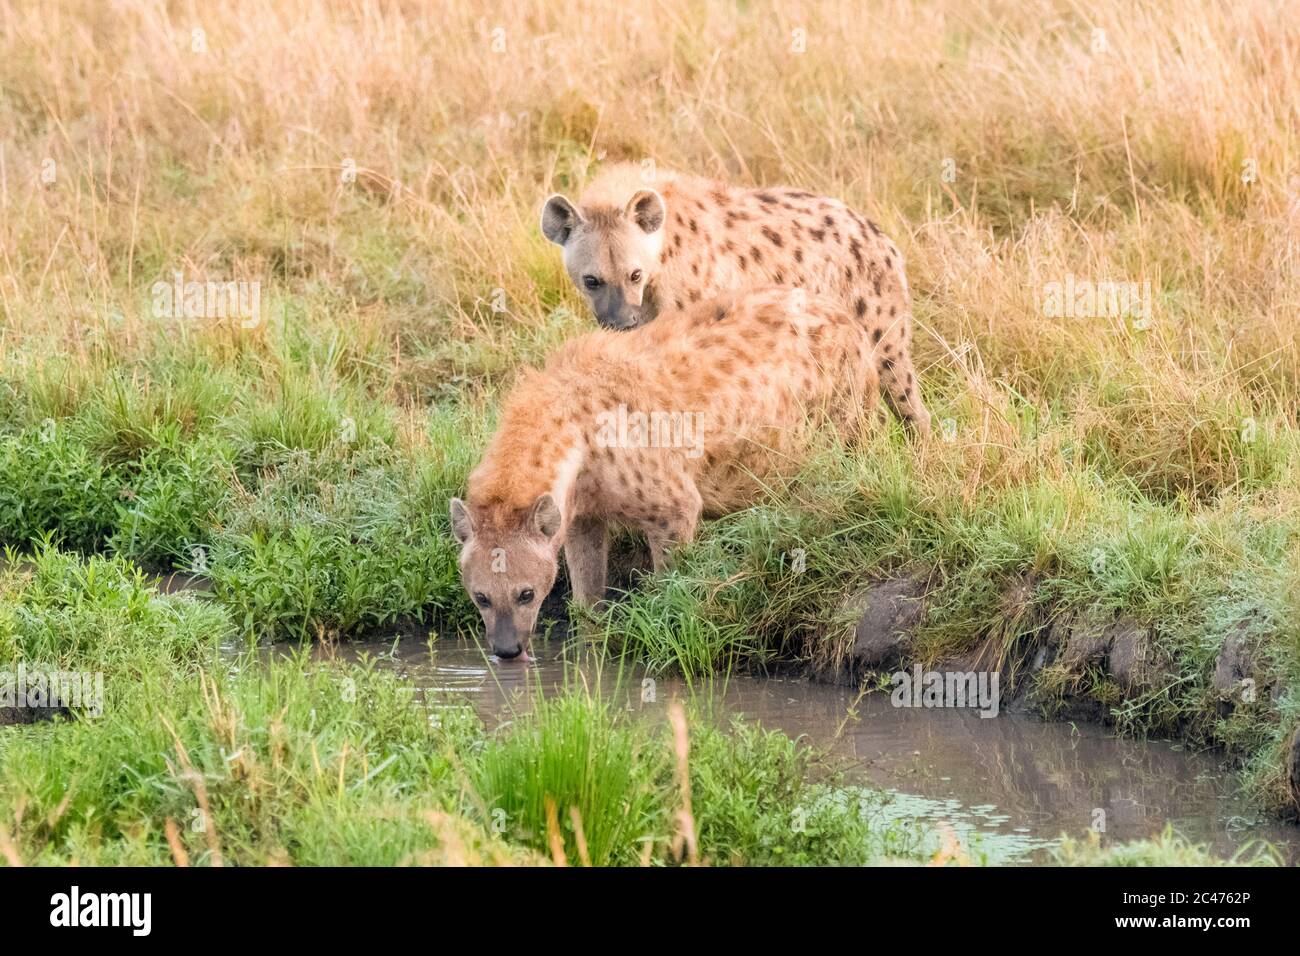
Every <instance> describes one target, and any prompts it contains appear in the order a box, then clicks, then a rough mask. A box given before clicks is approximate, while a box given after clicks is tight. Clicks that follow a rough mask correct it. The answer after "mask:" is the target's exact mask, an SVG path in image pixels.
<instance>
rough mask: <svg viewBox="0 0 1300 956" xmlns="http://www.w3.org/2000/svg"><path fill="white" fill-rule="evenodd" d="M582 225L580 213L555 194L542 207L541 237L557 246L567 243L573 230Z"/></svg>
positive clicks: (571, 204) (567, 201)
mask: <svg viewBox="0 0 1300 956" xmlns="http://www.w3.org/2000/svg"><path fill="white" fill-rule="evenodd" d="M581 223H582V213H580V212H578V210H577V209H575V208H574V207H573V203H571V202H569V200H567V199H565V198H564V197H563V196H561V195H560V194H559V193H556V194H555V195H554V196H552V197H551V198H550V199H548V200H546V205H544V206H542V235H543V236H545V237H546V238H547V239H549V240H551V242H553V243H555V244H556V245H557V246H562V245H564V244H565V243H566V242H568V241H569V236H571V235H573V230H574V229H576V228H577V227H578V226H579V225H580V224H581Z"/></svg>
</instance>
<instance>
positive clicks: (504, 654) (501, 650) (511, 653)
mask: <svg viewBox="0 0 1300 956" xmlns="http://www.w3.org/2000/svg"><path fill="white" fill-rule="evenodd" d="M493 651H495V652H496V655H497V657H499V658H501V659H502V660H503V661H512V660H514V659H515V658H516V657H518V656H519V655H520V654H522V653H523V652H524V645H523V644H515V645H514V647H494V648H493Z"/></svg>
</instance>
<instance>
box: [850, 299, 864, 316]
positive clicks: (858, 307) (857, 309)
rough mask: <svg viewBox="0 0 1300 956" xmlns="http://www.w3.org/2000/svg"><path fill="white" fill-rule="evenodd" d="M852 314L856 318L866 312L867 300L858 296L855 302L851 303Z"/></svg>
mask: <svg viewBox="0 0 1300 956" xmlns="http://www.w3.org/2000/svg"><path fill="white" fill-rule="evenodd" d="M853 314H854V315H856V316H857V317H858V318H862V317H863V316H864V315H866V314H867V302H866V300H865V299H862V298H859V299H858V301H857V302H854V303H853Z"/></svg>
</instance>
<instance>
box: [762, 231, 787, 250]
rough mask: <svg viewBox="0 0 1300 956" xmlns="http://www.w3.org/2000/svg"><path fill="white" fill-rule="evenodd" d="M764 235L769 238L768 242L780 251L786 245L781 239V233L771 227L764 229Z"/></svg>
mask: <svg viewBox="0 0 1300 956" xmlns="http://www.w3.org/2000/svg"><path fill="white" fill-rule="evenodd" d="M763 235H764V236H766V237H767V241H768V242H770V243H771V244H772V245H774V246H776V247H777V248H778V249H780V248H781V247H782V246H783V245H785V240H783V239H782V238H781V235H780V233H778V232H777V231H776V230H775V229H773V228H772V227H771V226H764V227H763Z"/></svg>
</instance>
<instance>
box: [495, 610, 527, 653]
mask: <svg viewBox="0 0 1300 956" xmlns="http://www.w3.org/2000/svg"><path fill="white" fill-rule="evenodd" d="M530 637H532V634H531V628H529V629H528V630H520V629H519V628H518V627H516V626H515V624H514V622H513V621H511V620H510V619H509V618H499V619H498V620H497V621H496V622H495V623H494V625H493V626H492V628H491V630H489V631H488V645H489V646H490V647H491V648H492V653H493V654H495V655H496V656H497V657H499V658H501V660H503V661H510V660H514V659H515V658H516V657H518V656H519V655H520V654H522V653H523V652H524V651H525V650H526V649H527V647H528V639H529V638H530Z"/></svg>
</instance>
